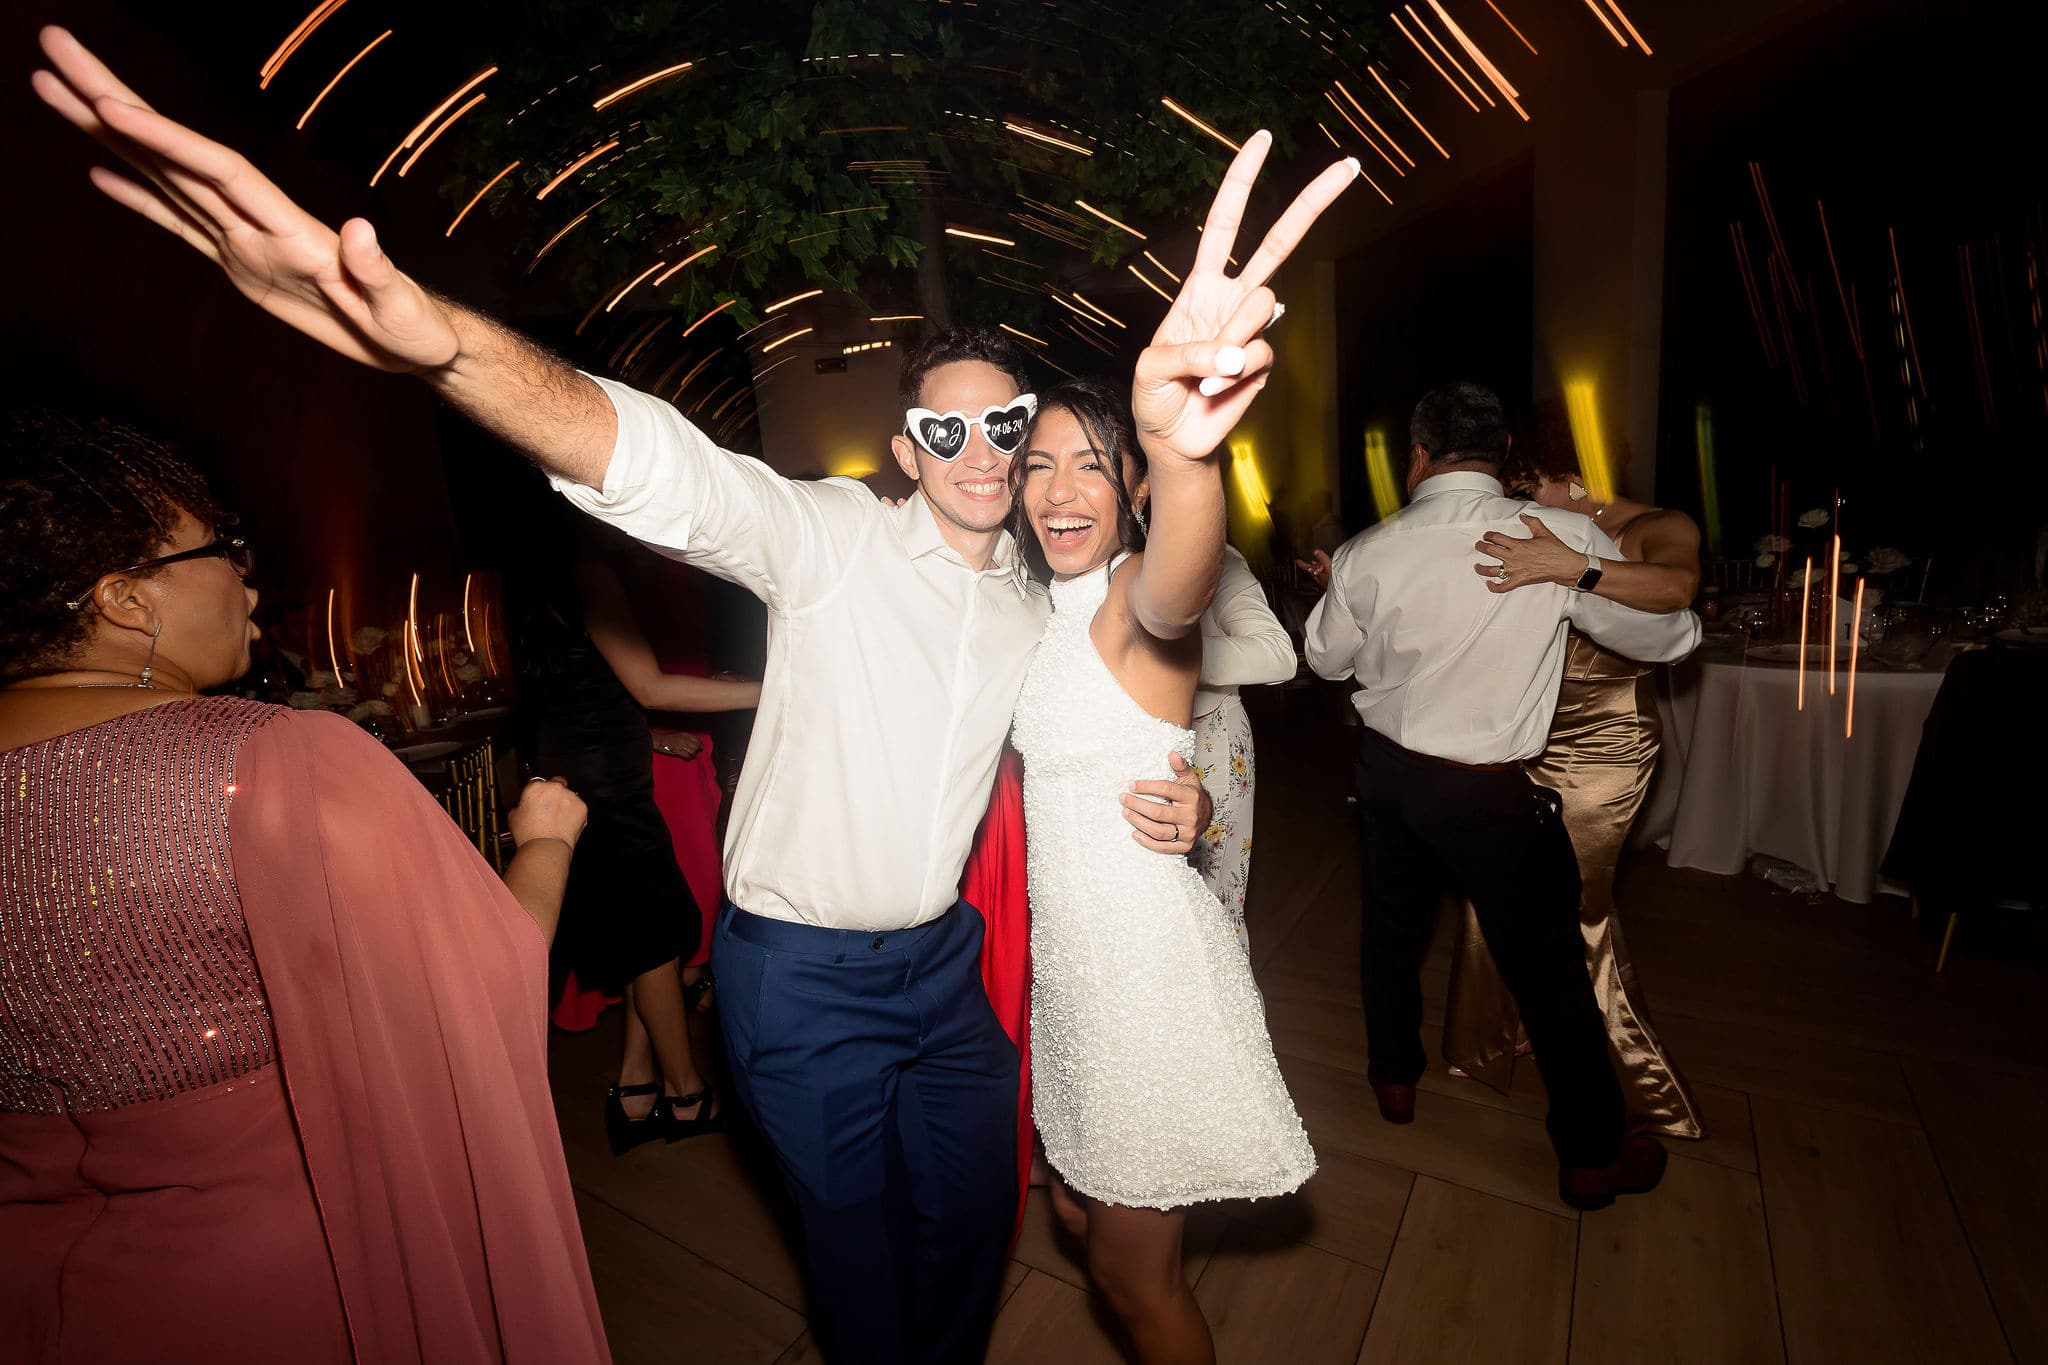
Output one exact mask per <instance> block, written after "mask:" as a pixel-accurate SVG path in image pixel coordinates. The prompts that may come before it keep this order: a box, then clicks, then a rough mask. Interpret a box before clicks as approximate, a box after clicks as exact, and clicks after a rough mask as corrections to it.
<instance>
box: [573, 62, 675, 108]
mask: <svg viewBox="0 0 2048 1365" xmlns="http://www.w3.org/2000/svg"><path fill="white" fill-rule="evenodd" d="M695 65H696V63H695V62H678V63H677V64H676V65H674V66H669V67H663V68H662V69H661V70H659V71H657V72H655V73H654V74H653V75H651V76H642V77H641V78H640V79H639V80H637V81H628V82H627V83H626V84H624V85H622V86H620V87H619V88H618V89H616V90H614V91H612V92H611V93H610V94H609V95H599V96H598V97H597V100H596V102H595V103H593V104H592V105H591V106H590V107H591V108H592V109H602V108H604V107H605V106H606V105H608V104H617V103H618V102H619V101H620V100H622V99H624V98H626V96H628V95H630V94H633V93H634V92H635V91H640V90H645V89H646V88H647V87H648V86H650V85H653V84H654V83H655V82H656V81H664V80H667V79H668V78H669V77H670V76H678V75H681V74H682V73H683V72H685V71H688V70H689V69H690V68H691V67H693V66H695Z"/></svg>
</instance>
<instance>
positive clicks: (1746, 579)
mask: <svg viewBox="0 0 2048 1365" xmlns="http://www.w3.org/2000/svg"><path fill="white" fill-rule="evenodd" d="M1761 578H1762V571H1761V570H1759V569H1758V568H1757V566H1756V561H1755V560H1753V559H1710V560H1708V561H1707V582H1709V583H1711V584H1713V585H1714V586H1715V587H1717V588H1719V589H1720V590H1721V591H1722V592H1727V593H1740V592H1753V591H1755V590H1756V589H1758V588H1760V587H1768V586H1769V583H1768V582H1765V581H1759V580H1760V579H1761Z"/></svg>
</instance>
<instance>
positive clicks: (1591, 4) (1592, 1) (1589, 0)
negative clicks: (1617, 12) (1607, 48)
mask: <svg viewBox="0 0 2048 1365" xmlns="http://www.w3.org/2000/svg"><path fill="white" fill-rule="evenodd" d="M1586 8H1587V9H1589V10H1591V11H1593V17H1594V18H1595V19H1598V20H1599V21H1600V26H1601V27H1602V28H1604V29H1606V30H1607V32H1608V33H1609V34H1610V35H1611V36H1612V37H1613V38H1614V41H1615V42H1617V43H1620V44H1621V45H1622V46H1623V47H1627V46H1628V39H1626V38H1624V37H1622V36H1621V30H1620V29H1618V28H1616V27H1615V26H1614V24H1613V23H1612V22H1611V21H1610V20H1609V19H1608V18H1607V16H1606V14H1604V13H1602V12H1601V9H1600V5H1599V3H1598V0H1586Z"/></svg>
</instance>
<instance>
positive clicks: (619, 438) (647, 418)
mask: <svg viewBox="0 0 2048 1365" xmlns="http://www.w3.org/2000/svg"><path fill="white" fill-rule="evenodd" d="M577 373H578V374H581V375H583V377H584V378H585V379H588V380H589V381H590V382H591V383H593V384H595V385H597V387H598V388H599V389H601V390H602V391H603V392H604V396H605V397H606V398H607V399H609V400H610V401H611V405H612V411H613V413H614V414H616V417H617V421H616V423H615V426H616V429H617V433H616V435H614V436H613V438H612V455H611V460H610V461H609V462H608V463H607V464H606V465H605V471H604V487H603V488H592V487H590V486H589V485H587V484H581V483H577V482H576V481H575V480H574V479H564V478H560V477H558V476H556V475H553V474H550V475H548V483H549V485H550V486H551V487H553V489H554V490H555V491H556V492H557V493H560V494H561V495H562V496H563V497H565V498H567V499H568V500H569V501H570V502H571V503H572V504H573V505H575V506H576V507H578V508H580V509H582V510H583V511H585V512H590V513H593V514H596V515H604V514H611V515H614V516H616V515H619V514H622V513H626V512H631V511H635V510H637V509H638V508H639V506H640V505H641V504H643V503H644V502H645V501H646V490H647V486H648V479H647V468H648V463H649V452H650V451H651V450H652V449H653V447H654V439H653V438H654V420H655V419H654V417H653V415H652V414H651V413H649V412H648V411H647V410H646V406H645V405H646V404H648V403H650V402H654V401H656V400H653V399H650V398H648V397H647V396H646V395H645V394H642V393H640V392H638V391H636V390H634V389H630V388H628V387H626V386H625V385H624V384H618V383H614V382H613V381H611V380H609V379H604V378H600V377H599V376H597V375H594V374H589V373H587V372H585V371H582V370H578V371H577Z"/></svg>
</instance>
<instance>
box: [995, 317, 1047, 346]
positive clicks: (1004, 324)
mask: <svg viewBox="0 0 2048 1365" xmlns="http://www.w3.org/2000/svg"><path fill="white" fill-rule="evenodd" d="M996 326H998V327H1000V328H1002V329H1003V330H1004V331H1005V332H1008V333H1009V334H1010V335H1011V336H1013V337H1022V338H1024V340H1026V341H1028V342H1031V343H1032V344H1033V345H1036V346H1043V345H1045V344H1046V341H1045V338H1044V337H1035V336H1033V335H1031V333H1029V332H1020V331H1018V330H1017V329H1016V328H1015V327H1012V326H1011V325H1010V324H1009V323H1007V322H999V323H997V324H996Z"/></svg>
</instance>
